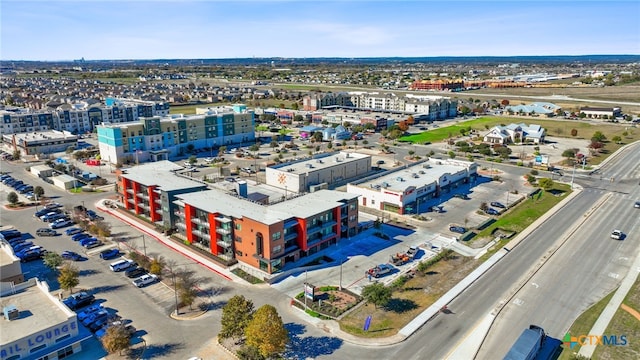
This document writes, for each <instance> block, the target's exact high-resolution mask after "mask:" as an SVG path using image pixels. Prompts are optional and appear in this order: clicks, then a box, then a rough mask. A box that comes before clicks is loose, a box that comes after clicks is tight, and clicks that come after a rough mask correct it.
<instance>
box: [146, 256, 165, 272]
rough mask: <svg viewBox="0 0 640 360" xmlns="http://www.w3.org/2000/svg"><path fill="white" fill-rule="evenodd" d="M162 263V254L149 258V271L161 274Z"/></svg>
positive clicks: (163, 262)
mask: <svg viewBox="0 0 640 360" xmlns="http://www.w3.org/2000/svg"><path fill="white" fill-rule="evenodd" d="M164 265H165V261H164V258H163V257H162V256H157V257H155V258H153V259H152V260H151V263H150V264H149V272H150V273H152V274H156V275H159V274H162V269H163V268H164Z"/></svg>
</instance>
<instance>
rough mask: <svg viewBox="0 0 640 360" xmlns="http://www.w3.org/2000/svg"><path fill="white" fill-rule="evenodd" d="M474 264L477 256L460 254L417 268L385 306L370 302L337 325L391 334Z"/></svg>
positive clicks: (360, 333)
mask: <svg viewBox="0 0 640 360" xmlns="http://www.w3.org/2000/svg"><path fill="white" fill-rule="evenodd" d="M477 265H478V262H477V261H476V260H473V259H472V258H467V257H463V256H459V255H456V256H455V257H454V258H452V259H450V260H442V261H439V262H438V263H437V264H435V265H433V266H432V267H431V268H430V269H428V271H427V273H426V274H422V273H420V272H418V273H417V275H416V276H415V277H413V278H412V279H410V280H409V281H407V282H406V283H405V284H404V285H403V286H402V287H401V290H398V291H394V293H393V297H392V299H391V301H390V302H389V304H388V305H387V306H386V307H385V308H376V307H375V306H374V305H371V304H366V305H363V306H361V307H359V308H357V309H356V310H354V311H353V312H351V313H350V314H349V315H348V316H346V317H345V318H344V319H342V321H340V327H341V328H342V329H343V330H345V331H347V332H349V333H352V334H356V335H358V336H362V337H387V336H391V335H394V334H396V333H397V332H398V331H399V330H400V329H401V328H402V327H403V326H404V325H406V324H407V323H409V321H410V320H411V319H413V318H415V317H416V316H418V314H420V313H421V312H422V311H424V310H425V309H426V308H427V307H428V306H430V305H431V304H433V303H434V302H435V301H436V300H437V299H438V298H440V297H441V296H442V295H443V294H444V293H446V292H447V290H449V289H451V288H452V287H453V286H455V284H457V283H458V282H459V281H460V280H462V279H463V278H464V277H465V276H467V275H468V274H469V273H470V272H471V271H473V269H474V268H475V267H476V266H477ZM369 315H371V317H372V319H373V321H372V322H371V327H370V328H369V331H367V332H364V331H363V330H362V324H364V321H365V319H366V318H367V316H369Z"/></svg>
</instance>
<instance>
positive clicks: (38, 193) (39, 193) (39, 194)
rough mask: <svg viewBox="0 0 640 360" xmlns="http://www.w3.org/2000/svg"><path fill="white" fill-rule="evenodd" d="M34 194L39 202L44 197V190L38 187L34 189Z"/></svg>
mask: <svg viewBox="0 0 640 360" xmlns="http://www.w3.org/2000/svg"><path fill="white" fill-rule="evenodd" d="M33 194H34V195H35V196H36V198H37V199H38V200H40V199H42V197H43V196H44V189H43V188H42V186H40V185H38V186H36V187H34V188H33Z"/></svg>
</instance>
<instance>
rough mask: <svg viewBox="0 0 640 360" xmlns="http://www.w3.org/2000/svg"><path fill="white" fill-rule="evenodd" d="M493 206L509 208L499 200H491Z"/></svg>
mask: <svg viewBox="0 0 640 360" xmlns="http://www.w3.org/2000/svg"><path fill="white" fill-rule="evenodd" d="M491 206H493V207H497V208H500V209H506V208H507V207H506V206H504V205H503V204H502V203H499V202H497V201H492V202H491Z"/></svg>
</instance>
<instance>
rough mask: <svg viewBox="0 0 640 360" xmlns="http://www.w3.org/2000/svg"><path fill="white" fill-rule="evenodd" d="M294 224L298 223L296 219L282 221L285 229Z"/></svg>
mask: <svg viewBox="0 0 640 360" xmlns="http://www.w3.org/2000/svg"><path fill="white" fill-rule="evenodd" d="M296 225H298V220H296V219H289V220H286V221H285V222H284V228H285V229H287V228H290V227H292V226H296Z"/></svg>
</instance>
